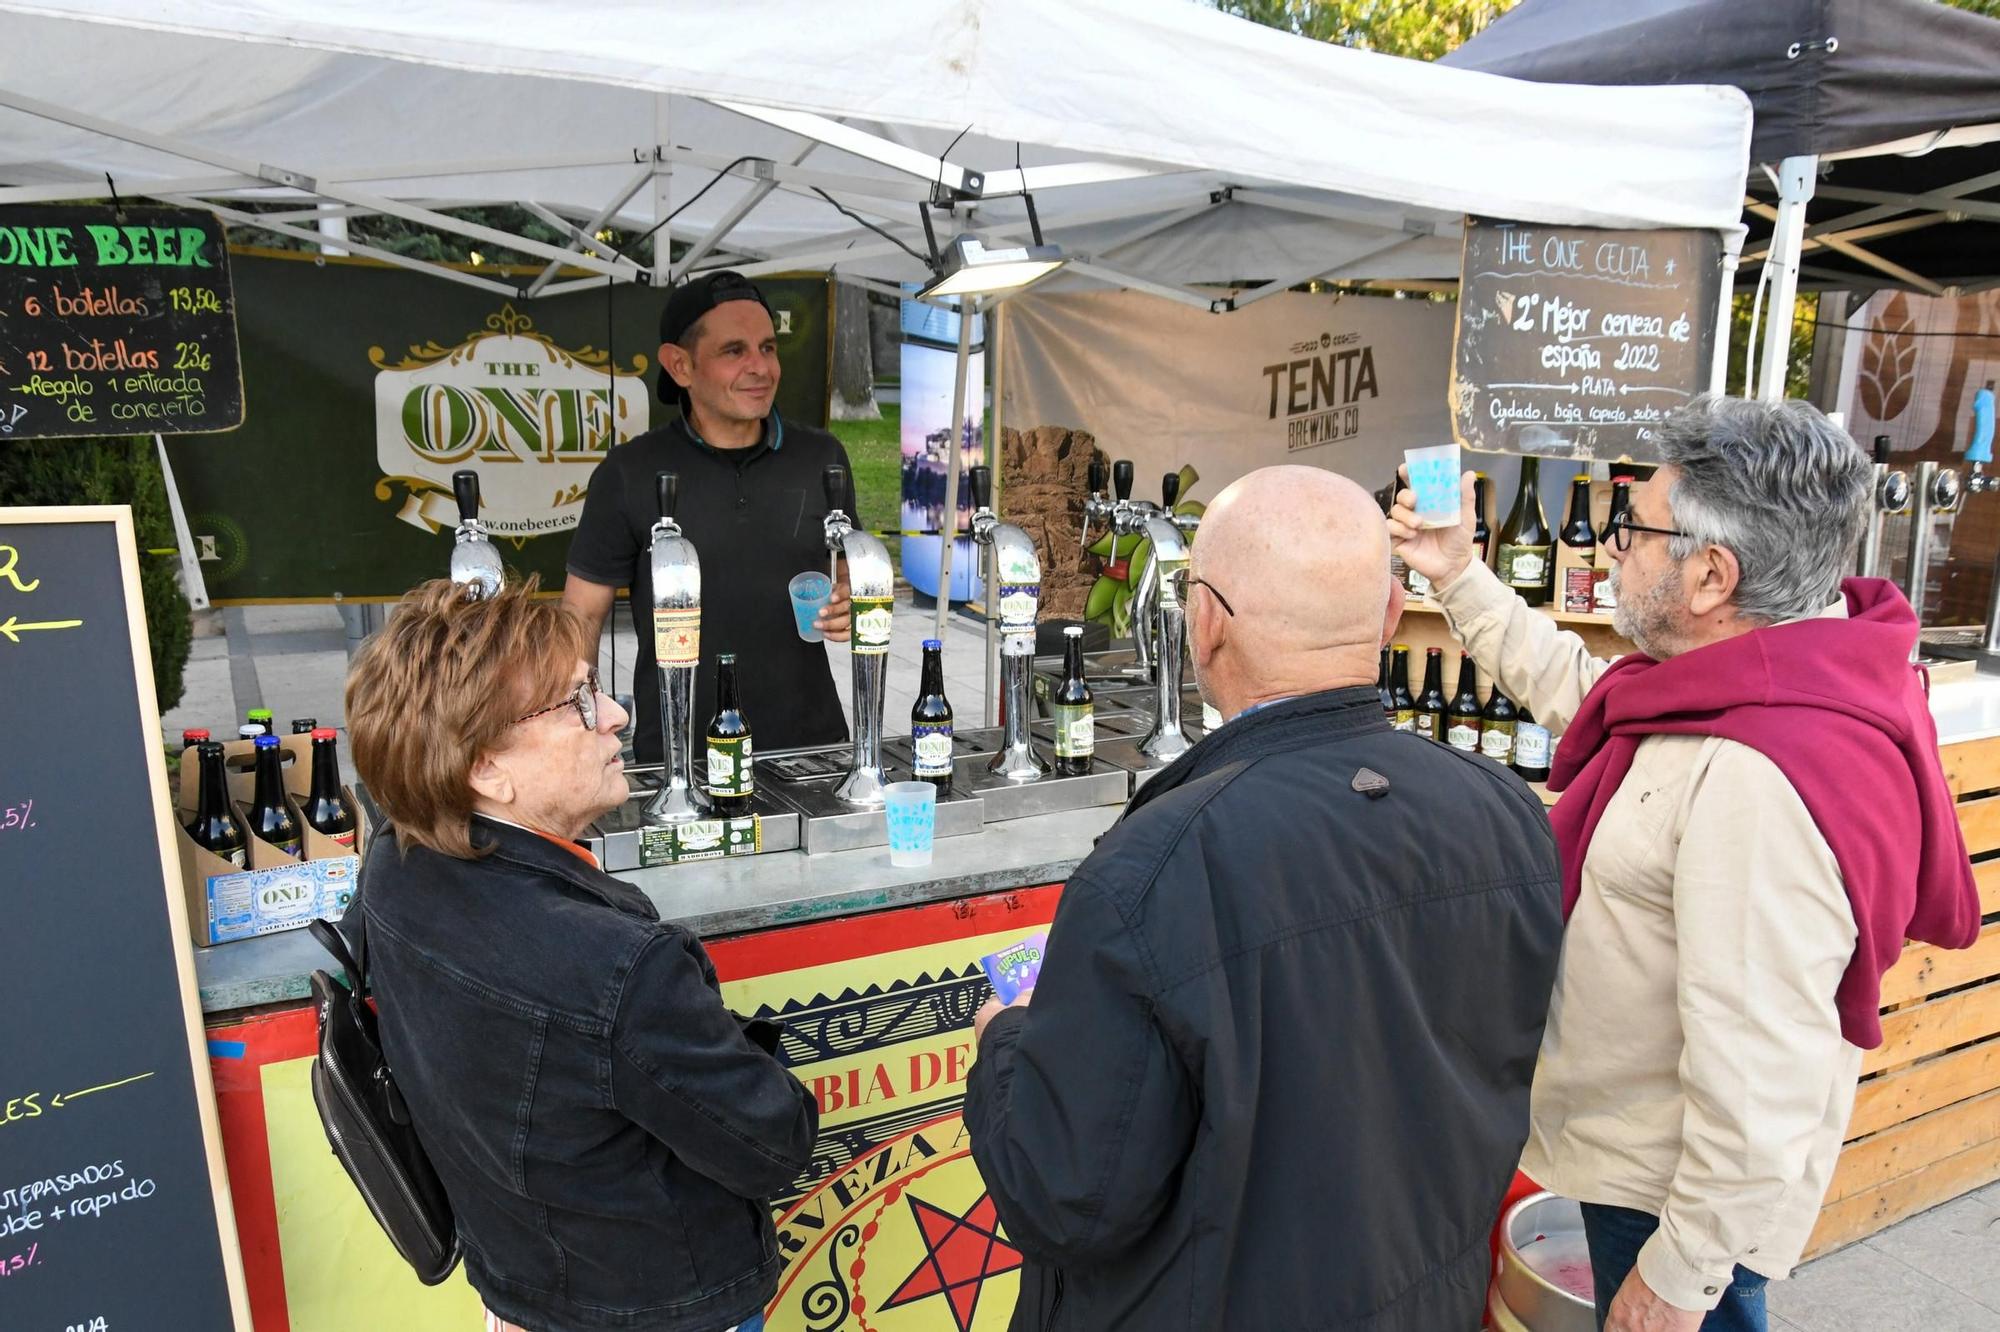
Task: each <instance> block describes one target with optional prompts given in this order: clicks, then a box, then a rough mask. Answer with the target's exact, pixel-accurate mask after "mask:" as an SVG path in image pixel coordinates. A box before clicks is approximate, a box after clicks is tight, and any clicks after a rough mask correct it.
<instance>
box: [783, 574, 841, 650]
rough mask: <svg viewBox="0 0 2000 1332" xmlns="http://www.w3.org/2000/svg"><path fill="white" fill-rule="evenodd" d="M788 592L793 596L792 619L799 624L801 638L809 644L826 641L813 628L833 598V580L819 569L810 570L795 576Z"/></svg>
mask: <svg viewBox="0 0 2000 1332" xmlns="http://www.w3.org/2000/svg"><path fill="white" fill-rule="evenodd" d="M786 590H787V591H789V592H790V593H791V594H792V618H793V619H794V620H796V621H797V622H798V626H799V637H800V638H803V639H805V641H806V642H808V643H821V642H824V641H826V635H825V634H823V633H821V632H820V631H819V630H817V629H815V628H813V621H814V620H815V619H817V618H818V617H819V613H820V611H821V610H823V609H824V608H825V606H826V603H827V601H828V600H829V599H830V598H831V597H832V596H833V580H832V579H831V578H828V577H827V576H826V575H825V574H823V573H821V572H819V571H818V570H817V569H808V570H806V571H805V572H804V573H802V574H795V575H793V577H792V581H791V582H790V583H789V584H787V585H786Z"/></svg>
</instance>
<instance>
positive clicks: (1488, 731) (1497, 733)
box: [1479, 681, 1520, 767]
mask: <svg viewBox="0 0 2000 1332" xmlns="http://www.w3.org/2000/svg"><path fill="white" fill-rule="evenodd" d="M1519 720H1520V715H1519V714H1518V713H1517V712H1516V711H1515V709H1514V704H1513V701H1512V700H1511V699H1509V698H1508V697H1507V696H1506V695H1505V694H1503V693H1501V692H1500V685H1499V682H1498V681H1495V682H1494V685H1493V693H1492V695H1491V697H1489V698H1488V699H1487V700H1486V714H1485V716H1483V717H1482V718H1481V719H1480V726H1479V752H1480V753H1482V754H1484V755H1486V757H1487V758H1490V759H1492V760H1493V761H1494V762H1495V763H1499V764H1502V765H1505V766H1508V767H1511V766H1513V763H1514V728H1515V726H1516V725H1517V724H1518V723H1519Z"/></svg>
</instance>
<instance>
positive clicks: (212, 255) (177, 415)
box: [0, 207, 243, 440]
mask: <svg viewBox="0 0 2000 1332" xmlns="http://www.w3.org/2000/svg"><path fill="white" fill-rule="evenodd" d="M242 423H243V378H242V371H241V369H240V368H239V365H238V362H237V354H236V310H235V306H234V305H233V304H232V302H231V299H230V290H229V256H228V253H227V251H226V250H225V249H224V247H223V233H222V224H221V223H220V222H218V221H217V220H216V218H215V216H214V215H213V214H211V213H205V212H202V211H200V210H197V209H187V208H76V207H68V208H56V207H41V208H0V440H5V439H32V438H36V437H38V436H47V435H128V434H139V433H147V434H151V433H163V434H199V433H203V432H207V431H214V430H229V429H233V428H234V427H236V426H238V425H241V424H242Z"/></svg>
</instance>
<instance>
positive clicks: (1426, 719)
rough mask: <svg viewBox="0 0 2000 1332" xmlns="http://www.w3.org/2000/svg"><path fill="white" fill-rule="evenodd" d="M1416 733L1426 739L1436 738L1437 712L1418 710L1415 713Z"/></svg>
mask: <svg viewBox="0 0 2000 1332" xmlns="http://www.w3.org/2000/svg"><path fill="white" fill-rule="evenodd" d="M1417 734H1418V735H1420V736H1422V737H1423V738H1424V739H1426V740H1435V739H1437V738H1438V734H1437V714H1436V713H1435V712H1419V713H1418V714H1417Z"/></svg>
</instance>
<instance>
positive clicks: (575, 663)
mask: <svg viewBox="0 0 2000 1332" xmlns="http://www.w3.org/2000/svg"><path fill="white" fill-rule="evenodd" d="M534 593H535V580H534V579H532V578H530V579H529V580H527V581H526V582H524V583H510V584H508V585H506V586H505V587H503V588H502V589H501V591H500V592H499V593H498V594H497V595H495V596H493V597H491V598H488V599H485V600H472V599H469V598H468V597H467V595H466V593H465V590H464V589H463V588H461V587H458V586H456V585H454V584H452V583H451V582H449V581H447V580H443V579H439V580H437V581H434V582H429V583H425V584H423V585H422V586H420V587H418V588H416V589H415V590H413V591H412V592H411V593H410V594H409V595H408V596H407V597H405V598H404V599H403V602H402V604H401V605H400V606H399V607H398V608H397V610H396V612H395V614H394V615H392V616H391V617H390V619H389V622H388V624H387V626H386V627H385V628H384V629H383V630H382V631H381V632H380V633H378V634H376V635H375V636H374V637H373V638H372V639H370V640H369V642H368V643H367V644H366V645H365V646H364V647H363V648H362V650H361V652H360V653H359V654H357V656H356V657H355V661H354V666H353V669H352V671H351V672H350V674H349V676H348V681H347V723H348V730H349V734H350V737H351V739H350V743H351V747H352V752H353V754H354V763H355V768H356V770H357V771H358V772H359V774H360V776H361V779H362V780H363V781H364V782H365V783H366V784H367V787H368V790H369V793H370V794H371V795H372V796H373V797H374V799H375V802H376V804H377V805H378V806H379V807H380V808H381V810H382V811H383V813H384V814H385V815H386V817H387V821H388V824H387V826H385V827H384V828H383V829H382V832H381V834H380V835H379V836H378V837H377V838H376V840H375V843H374V846H373V847H372V848H371V850H370V852H369V855H368V862H367V866H366V869H365V873H364V877H363V892H362V894H361V899H360V901H361V913H362V917H363V924H364V925H365V928H366V931H367V938H368V955H369V959H370V973H371V977H372V980H373V986H374V993H375V996H376V1000H377V1003H378V1006H379V1009H380V1014H381V1028H382V1045H383V1050H384V1053H385V1055H386V1056H387V1058H388V1061H389V1066H390V1068H391V1069H393V1070H394V1072H395V1076H396V1081H397V1085H398V1087H399V1088H400V1089H401V1091H402V1093H403V1096H404V1098H405V1099H406V1100H407V1101H408V1103H409V1107H410V1113H411V1116H412V1119H413V1120H414V1122H415V1125H416V1130H417V1136H418V1137H419V1139H420V1140H421V1141H422V1143H423V1146H424V1149H425V1151H426V1152H428V1153H429V1155H430V1158H431V1162H432V1164H433V1165H434V1166H435V1167H436V1168H437V1172H438V1176H439V1178H440V1179H441V1180H442V1181H443V1183H444V1186H445V1192H446V1193H447V1195H449V1197H450V1200H451V1204H452V1208H453V1211H454V1212H455V1213H456V1215H457V1224H458V1235H459V1240H460V1244H461V1246H462V1248H463V1250H464V1253H465V1269H466V1276H467V1278H468V1279H469V1280H470V1282H471V1284H472V1286H473V1289H475V1290H477V1291H478V1292H479V1294H480V1296H481V1298H483V1299H484V1300H485V1303H486V1308H487V1310H488V1322H489V1326H491V1327H497V1328H501V1329H506V1328H509V1327H518V1328H520V1329H523V1330H524V1332H585V1330H586V1329H600V1328H603V1329H610V1328H617V1329H623V1330H626V1332H723V1329H729V1328H737V1329H739V1332H755V1329H758V1328H761V1327H762V1325H763V1315H762V1312H761V1310H762V1308H763V1306H764V1304H765V1303H766V1302H767V1301H768V1300H769V1299H770V1298H771V1297H772V1295H773V1294H774V1293H775V1292H776V1289H777V1281H778V1271H779V1266H780V1263H779V1258H778V1253H777V1245H776V1239H775V1235H774V1233H773V1229H772V1224H771V1212H770V1208H769V1205H768V1201H767V1200H768V1199H769V1198H770V1196H771V1195H772V1194H774V1193H776V1192H777V1191H779V1190H781V1189H783V1188H784V1187H785V1186H786V1185H788V1184H789V1183H790V1182H791V1181H792V1180H793V1179H794V1178H796V1177H797V1176H798V1174H799V1173H800V1172H801V1171H802V1170H803V1169H804V1167H805V1166H806V1164H807V1162H808V1161H809V1160H810V1159H811V1155H812V1145H813V1136H814V1131H815V1128H816V1126H817V1113H816V1109H815V1106H814V1102H813V1099H812V1097H811V1095H810V1094H809V1093H808V1092H807V1091H806V1089H805V1088H804V1087H803V1086H801V1085H800V1084H799V1082H798V1080H797V1079H796V1078H794V1077H793V1076H792V1075H791V1074H790V1073H789V1072H787V1071H786V1069H785V1068H784V1066H783V1065H781V1064H780V1063H779V1062H778V1061H777V1060H776V1059H775V1058H774V1057H773V1052H774V1051H775V1049H776V1043H777V1028H776V1027H775V1025H774V1024H770V1023H764V1022H750V1021H746V1020H744V1019H740V1018H738V1017H736V1016H735V1015H733V1014H732V1013H730V1012H729V1010H728V1009H727V1008H725V1007H724V1006H723V1003H722V998H721V993H720V990H719V989H718V987H717V983H716V976H715V969H714V968H713V967H712V966H711V965H710V964H709V960H708V956H707V954H706V953H705V952H704V951H703V949H702V946H701V944H700V943H699V942H698V941H697V940H696V939H695V938H694V936H693V935H691V934H690V933H688V931H686V930H685V929H683V928H681V927H680V926H678V925H675V924H673V923H671V922H666V921H662V920H660V919H659V913H658V912H657V911H655V910H654V908H653V905H652V903H651V902H650V901H648V900H647V898H646V897H645V896H644V895H643V894H642V893H640V892H639V891H638V890H636V889H635V888H633V887H632V886H631V885H630V884H627V883H625V882H623V881H621V880H619V879H616V878H613V877H612V876H610V875H608V874H606V873H604V871H603V870H602V869H600V868H599V867H598V865H597V862H596V859H595V858H594V857H593V856H592V855H591V854H590V853H589V852H588V851H586V850H584V849H583V848H582V847H580V846H578V845H577V844H576V842H575V841H574V840H573V839H575V838H576V837H578V836H580V835H581V834H582V833H583V831H584V829H585V828H586V827H588V826H589V824H590V822H591V821H592V820H593V819H595V818H597V817H598V816H599V815H601V814H603V813H605V812H607V811H608V810H610V809H612V808H614V807H616V806H617V805H619V804H621V803H623V802H624V800H625V799H626V797H627V787H626V783H625V775H624V768H623V763H622V760H621V759H620V756H619V745H618V731H619V729H620V728H621V727H622V726H623V725H624V723H625V714H624V712H623V710H621V709H620V708H619V706H618V705H617V703H615V702H614V701H613V700H612V699H611V698H610V697H608V696H607V695H605V694H603V693H602V692H600V691H599V690H598V687H597V674H596V671H595V669H594V668H593V667H592V666H591V665H590V661H591V660H592V659H593V658H594V657H595V655H596V651H595V646H596V645H595V644H593V643H591V642H590V641H589V639H588V635H587V634H586V633H585V631H584V630H583V628H582V627H581V626H580V625H579V624H578V622H577V621H576V620H575V619H574V618H573V617H572V616H571V615H570V614H569V613H568V612H567V611H565V610H564V609H563V608H562V607H561V606H560V605H559V604H557V603H555V602H553V601H544V600H537V599H535V596H534Z"/></svg>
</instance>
